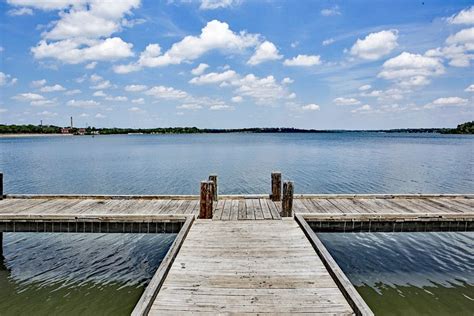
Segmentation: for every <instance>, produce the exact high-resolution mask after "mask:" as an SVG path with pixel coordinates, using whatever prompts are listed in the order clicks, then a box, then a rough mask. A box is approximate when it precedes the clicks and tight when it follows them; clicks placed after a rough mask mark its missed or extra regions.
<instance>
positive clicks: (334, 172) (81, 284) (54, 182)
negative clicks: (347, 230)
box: [0, 133, 474, 315]
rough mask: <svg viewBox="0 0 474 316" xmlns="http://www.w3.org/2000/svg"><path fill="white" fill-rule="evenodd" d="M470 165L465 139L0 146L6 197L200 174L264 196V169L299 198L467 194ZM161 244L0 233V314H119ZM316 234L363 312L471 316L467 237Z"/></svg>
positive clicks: (226, 187)
mask: <svg viewBox="0 0 474 316" xmlns="http://www.w3.org/2000/svg"><path fill="white" fill-rule="evenodd" d="M473 166H474V137H472V136H448V135H419V134H376V133H357V134H353V133H341V134H311V135H310V134H221V135H128V136H96V137H94V138H92V137H44V138H0V171H3V172H4V174H5V176H4V177H5V191H6V192H7V193H90V194H197V193H198V189H199V182H200V181H201V180H203V179H206V178H207V176H208V175H209V174H210V173H218V174H219V182H220V192H221V193H227V194H238V193H264V192H269V189H270V173H271V172H272V171H274V170H280V171H282V172H283V175H284V178H285V179H292V180H293V181H294V182H295V191H296V192H299V193H472V192H474V174H473ZM421 236H423V237H421ZM354 237H356V238H354ZM173 238H174V236H163V235H157V236H152V235H147V236H144V235H118V234H113V235H81V234H64V235H48V234H36V235H28V234H7V235H6V238H5V241H4V242H5V257H6V259H5V265H6V267H7V268H8V270H0V314H2V315H3V314H4V313H7V314H13V315H14V314H21V313H23V314H28V315H31V314H44V315H46V314H49V313H48V312H49V311H54V312H55V313H57V314H63V313H64V312H65V311H67V312H68V313H69V312H71V311H72V313H73V314H84V315H87V314H91V311H92V310H94V311H101V312H102V314H113V315H116V314H121V313H123V314H127V313H128V312H129V311H130V310H131V309H132V308H133V306H134V305H135V303H136V301H137V300H138V298H139V296H140V294H141V292H142V291H143V286H144V284H145V283H146V282H147V281H148V280H149V279H150V277H151V276H152V273H153V271H154V270H155V269H156V268H157V266H158V264H159V261H160V260H161V258H162V257H163V255H164V254H165V252H166V249H168V247H169V245H170V243H171V241H172V239H173ZM324 239H325V242H326V243H327V244H328V246H329V248H330V249H331V251H332V252H334V254H335V256H336V257H337V259H338V260H339V261H340V262H341V265H343V268H344V270H347V272H348V274H349V276H350V278H351V280H352V281H353V282H354V283H355V284H356V286H357V287H358V289H359V291H361V293H362V295H363V296H364V298H366V299H367V301H368V302H369V304H370V305H371V307H372V308H374V310H375V311H377V312H381V313H385V314H390V313H393V314H399V315H408V314H414V313H415V312H416V313H419V312H420V313H421V312H423V313H427V314H440V313H449V314H453V315H454V314H459V315H461V314H469V315H472V311H473V310H474V307H473V306H472V299H473V297H474V294H473V293H472V291H473V279H472V275H474V273H473V272H474V271H473V268H472V265H473V262H474V258H473V253H472V249H473V248H474V246H473V244H474V242H473V237H472V234H446V235H441V234H433V235H432V234H419V235H413V234H399V235H390V234H386V235H384V234H377V235H375V234H372V235H371V234H364V235H362V234H352V235H350V236H349V235H347V236H346V235H330V236H329V235H328V237H324ZM425 246H426V247H427V248H426V249H428V250H427V251H425V248H424V247H425ZM448 248H449V249H454V250H455V251H454V252H453V253H451V252H450V251H445V249H448ZM387 251H388V253H389V255H388V256H385V255H386V254H387ZM382 253H383V254H384V256H382V255H381V254H382ZM420 256H426V257H420ZM420 258H421V259H420ZM85 297H87V298H86V299H87V302H88V304H83V301H84V299H85ZM104 302H105V303H104Z"/></svg>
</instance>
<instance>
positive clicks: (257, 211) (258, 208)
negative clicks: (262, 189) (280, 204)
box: [252, 199, 263, 219]
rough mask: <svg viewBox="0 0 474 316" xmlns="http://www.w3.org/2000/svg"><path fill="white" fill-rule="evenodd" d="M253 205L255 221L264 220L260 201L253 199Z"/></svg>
mask: <svg viewBox="0 0 474 316" xmlns="http://www.w3.org/2000/svg"><path fill="white" fill-rule="evenodd" d="M252 205H253V209H254V212H255V219H263V212H262V207H261V205H260V200H259V199H252Z"/></svg>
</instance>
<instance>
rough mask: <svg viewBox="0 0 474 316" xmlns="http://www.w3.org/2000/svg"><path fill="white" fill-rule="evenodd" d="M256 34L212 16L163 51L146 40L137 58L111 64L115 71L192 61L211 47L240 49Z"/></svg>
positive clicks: (255, 40)
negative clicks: (198, 29)
mask: <svg viewBox="0 0 474 316" xmlns="http://www.w3.org/2000/svg"><path fill="white" fill-rule="evenodd" d="M258 38H259V35H256V34H248V33H246V32H240V33H234V32H233V31H232V30H230V28H229V25H228V24H227V23H224V22H220V21H217V20H212V21H210V22H208V23H207V25H206V26H205V27H204V28H203V29H202V30H201V34H200V35H199V36H191V35H189V36H186V37H185V38H183V39H182V40H181V41H180V42H177V43H175V44H173V45H172V46H171V48H170V49H169V50H168V51H166V52H165V53H164V54H161V49H160V47H159V45H158V44H150V45H148V46H147V47H146V49H145V51H143V52H142V53H141V54H140V58H139V60H138V61H137V62H135V63H132V64H128V65H120V66H116V67H114V70H115V72H116V73H127V72H132V71H138V70H140V69H141V68H142V67H162V66H168V65H177V64H181V63H182V62H185V61H193V60H195V59H197V58H199V57H201V56H202V55H204V54H205V53H207V52H209V51H212V50H220V51H225V52H241V51H243V50H244V49H246V48H248V47H254V46H256V45H257V44H258Z"/></svg>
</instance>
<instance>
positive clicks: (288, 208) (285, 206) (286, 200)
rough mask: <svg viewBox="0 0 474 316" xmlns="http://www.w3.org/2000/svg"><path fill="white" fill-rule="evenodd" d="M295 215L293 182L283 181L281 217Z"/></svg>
mask: <svg viewBox="0 0 474 316" xmlns="http://www.w3.org/2000/svg"><path fill="white" fill-rule="evenodd" d="M292 216H293V182H292V181H285V182H284V183H283V201H282V203H281V217H292Z"/></svg>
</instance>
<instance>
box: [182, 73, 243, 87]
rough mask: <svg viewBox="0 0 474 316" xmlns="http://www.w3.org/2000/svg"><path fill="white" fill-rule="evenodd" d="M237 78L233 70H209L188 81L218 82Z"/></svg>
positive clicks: (197, 82)
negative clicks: (217, 71) (220, 71)
mask: <svg viewBox="0 0 474 316" xmlns="http://www.w3.org/2000/svg"><path fill="white" fill-rule="evenodd" d="M236 78H237V73H236V72H235V71H233V70H227V71H224V72H222V73H216V72H211V73H208V74H204V75H201V76H199V77H194V78H192V79H191V80H190V81H189V83H192V84H196V85H203V84H213V83H220V82H223V81H229V80H233V79H236Z"/></svg>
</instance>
